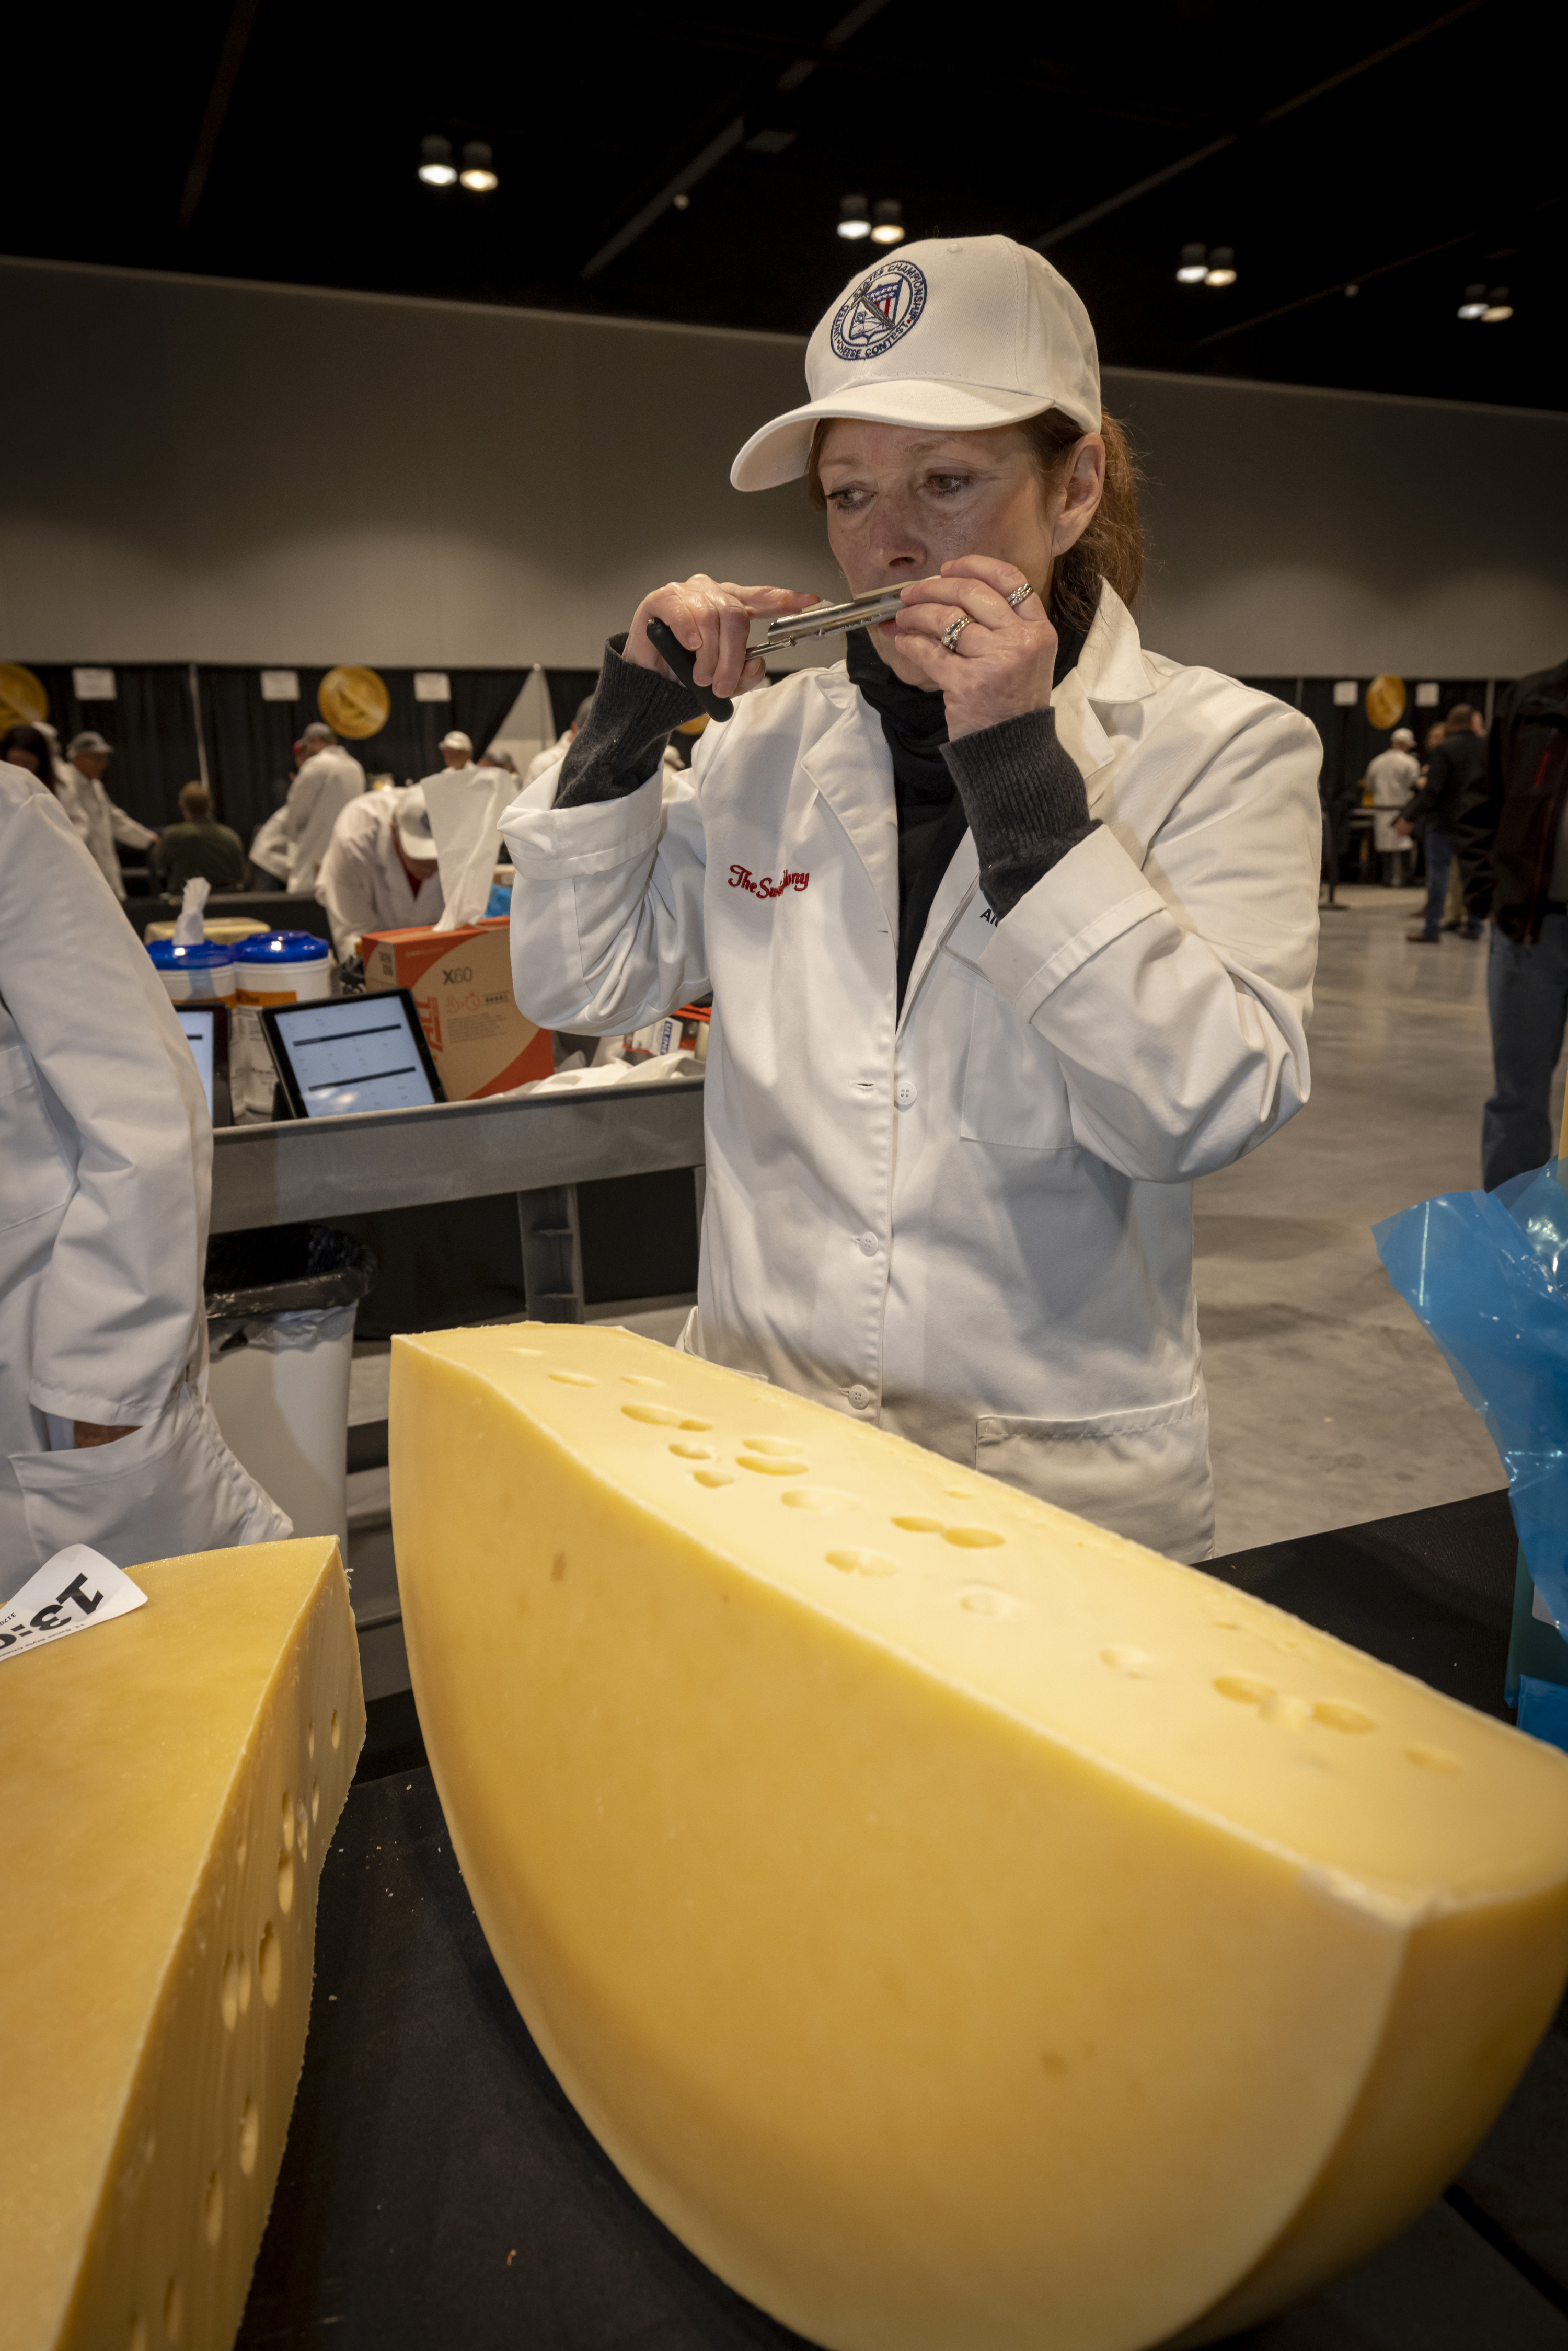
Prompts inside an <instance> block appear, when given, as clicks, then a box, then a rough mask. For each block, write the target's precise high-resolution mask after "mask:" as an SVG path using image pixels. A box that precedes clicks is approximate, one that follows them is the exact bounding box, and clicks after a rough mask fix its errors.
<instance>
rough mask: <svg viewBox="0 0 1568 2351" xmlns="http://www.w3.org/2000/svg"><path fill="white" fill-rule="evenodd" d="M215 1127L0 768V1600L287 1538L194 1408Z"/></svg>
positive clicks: (115, 924) (122, 939) (141, 977)
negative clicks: (79, 1553) (80, 1575)
mask: <svg viewBox="0 0 1568 2351" xmlns="http://www.w3.org/2000/svg"><path fill="white" fill-rule="evenodd" d="M212 1149H213V1139H212V1127H211V1124H210V1123H209V1121H208V1118H207V1110H206V1104H205V1102H204V1100H203V1098H202V1089H201V1082H200V1080H199V1078H198V1076H197V1073H196V1066H195V1062H194V1061H193V1058H192V1054H191V1049H190V1047H189V1046H188V1045H187V1044H186V1042H185V1040H184V1037H183V1034H182V1032H181V1029H180V1025H179V1022H178V1021H177V1020H176V1019H175V1018H174V1013H173V1008H172V1006H171V1004H170V1002H169V999H168V998H167V996H166V995H165V994H164V992H163V989H162V987H161V986H160V985H159V983H158V980H157V978H156V977H155V975H154V973H153V970H152V965H151V963H150V962H149V961H148V958H147V955H146V951H145V949H144V948H143V947H142V946H141V943H140V942H139V941H138V939H137V937H136V935H135V933H134V932H133V931H132V930H131V925H129V923H127V921H126V919H125V916H124V914H122V913H121V912H120V908H119V906H118V905H117V904H115V901H114V899H113V898H112V896H111V895H110V892H109V889H108V887H107V884H106V883H105V881H104V879H103V876H102V875H101V874H100V873H99V871H98V869H97V868H96V866H95V865H94V863H93V862H92V860H91V859H90V858H89V855H88V854H87V852H86V851H85V850H84V848H83V846H82V843H81V841H79V840H78V837H77V835H76V833H75V832H74V831H73V830H72V828H71V826H70V824H69V823H68V820H67V818H66V816H65V815H64V813H63V812H62V810H60V808H59V806H58V805H57V802H56V801H55V800H54V799H52V798H50V797H49V796H48V795H47V794H45V793H43V792H40V791H38V790H37V788H36V786H35V784H34V782H33V780H32V778H29V777H26V776H24V775H23V774H22V773H21V772H20V770H18V769H16V768H10V767H5V766H0V1169H3V1170H4V1175H3V1176H0V1600H4V1599H5V1598H7V1597H8V1596H9V1595H10V1594H11V1593H13V1592H15V1591H16V1590H17V1589H19V1587H20V1586H21V1585H22V1584H24V1583H26V1581H27V1579H28V1577H29V1576H30V1575H31V1574H32V1573H34V1571H35V1570H36V1569H37V1568H38V1567H41V1566H42V1565H43V1563H44V1562H45V1561H46V1560H47V1559H50V1558H52V1557H53V1556H54V1554H55V1552H57V1551H62V1550H64V1548H65V1547H66V1545H67V1544H68V1543H72V1542H85V1543H89V1544H90V1545H91V1546H92V1547H93V1548H94V1549H95V1550H97V1551H100V1552H103V1553H104V1555H105V1556H106V1557H107V1558H109V1559H111V1560H112V1561H113V1562H115V1564H116V1565H117V1566H119V1567H131V1566H134V1565H136V1564H137V1563H138V1562H141V1561H142V1560H149V1559H162V1558H166V1557H170V1556H172V1555H173V1554H175V1553H177V1552H190V1551H207V1550H215V1549H218V1548H220V1547H222V1546H224V1545H227V1544H230V1543H243V1542H259V1541H268V1540H272V1539H275V1538H277V1537H279V1536H283V1535H287V1533H288V1531H289V1525H288V1520H287V1519H286V1518H285V1517H284V1515H283V1513H282V1512H281V1511H280V1510H278V1509H277V1507H276V1505H275V1504H274V1503H273V1502H272V1501H271V1500H270V1499H269V1498H268V1497H267V1495H266V1494H265V1493H264V1492H263V1491H262V1489H261V1488H260V1487H259V1486H258V1485H257V1484H256V1481H255V1479H253V1478H251V1477H250V1475H249V1474H248V1472H247V1471H246V1470H245V1469H243V1468H241V1467H240V1464H239V1463H238V1462H237V1461H236V1460H235V1457H234V1455H233V1454H232V1453H231V1452H230V1451H229V1449H228V1447H227V1446H226V1445H225V1443H224V1441H223V1438H222V1437H220V1435H219V1433H218V1428H217V1424H216V1422H215V1421H214V1418H213V1416H212V1413H211V1412H210V1410H209V1409H208V1407H207V1405H206V1402H205V1387H206V1323H205V1320H204V1311H203V1297H202V1271H203V1264H204V1257H205V1252H206V1238H207V1213H208V1207H209V1204H210V1200H211V1194H212Z"/></svg>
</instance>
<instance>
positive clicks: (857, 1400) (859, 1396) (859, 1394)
mask: <svg viewBox="0 0 1568 2351" xmlns="http://www.w3.org/2000/svg"><path fill="white" fill-rule="evenodd" d="M850 1402H851V1403H852V1405H853V1406H854V1408H855V1410H856V1411H857V1412H863V1411H864V1410H865V1408H866V1406H867V1405H868V1404H870V1402H871V1390H870V1388H862V1387H860V1386H858V1385H857V1386H855V1387H852V1389H851V1390H850Z"/></svg>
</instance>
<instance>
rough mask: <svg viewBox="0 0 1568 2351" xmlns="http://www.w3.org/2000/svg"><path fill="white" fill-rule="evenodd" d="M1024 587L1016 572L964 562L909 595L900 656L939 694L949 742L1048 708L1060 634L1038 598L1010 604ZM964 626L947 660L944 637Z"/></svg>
mask: <svg viewBox="0 0 1568 2351" xmlns="http://www.w3.org/2000/svg"><path fill="white" fill-rule="evenodd" d="M1027 584H1028V583H1027V582H1026V580H1025V579H1024V575H1023V573H1022V572H1021V571H1020V570H1019V569H1018V567H1017V565H1016V564H1012V563H1002V562H1000V561H998V559H997V558H996V557H995V556H994V555H961V556H959V557H958V558H957V559H956V561H954V562H952V563H945V564H944V565H943V566H942V571H941V576H940V578H939V579H936V580H916V581H915V582H914V584H913V585H912V586H910V587H908V588H906V589H905V590H904V610H903V611H902V612H901V613H900V614H899V616H898V624H897V637H898V649H899V651H900V653H904V654H905V655H906V656H907V657H908V658H909V660H911V661H912V662H914V663H915V664H917V666H918V667H919V668H920V669H921V670H923V671H924V672H925V675H926V677H927V678H928V679H929V680H930V683H931V684H933V685H937V686H940V687H941V689H942V693H943V695H944V698H945V699H946V705H947V739H948V741H949V742H953V743H956V742H957V740H958V739H959V737H960V736H964V735H977V734H978V732H979V731H980V729H981V727H982V726H1000V724H1001V723H1002V721H1003V720H1004V719H1006V718H1021V717H1023V716H1025V714H1026V713H1027V712H1029V711H1030V710H1046V709H1049V707H1050V705H1051V681H1052V679H1053V677H1054V675H1055V673H1056V631H1055V630H1054V629H1053V628H1052V627H1051V622H1049V621H1048V620H1047V618H1046V616H1045V607H1044V605H1043V604H1042V603H1041V602H1040V597H1039V595H1038V594H1035V593H1032V592H1031V593H1030V595H1028V596H1026V597H1025V598H1023V600H1022V601H1020V602H1019V604H1017V605H1012V604H1009V602H1008V598H1009V596H1011V595H1014V594H1016V593H1017V591H1018V590H1019V589H1020V588H1022V587H1025V586H1026V585H1027ZM960 619H964V620H965V622H966V626H965V627H964V628H963V629H962V630H961V631H960V632H959V634H958V636H957V638H956V641H955V643H954V647H953V650H952V651H951V652H949V651H948V649H947V647H946V645H945V644H944V643H943V642H942V639H943V634H944V632H946V630H949V629H951V628H952V627H953V626H954V624H955V622H957V621H958V620H960Z"/></svg>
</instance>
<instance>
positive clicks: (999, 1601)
mask: <svg viewBox="0 0 1568 2351" xmlns="http://www.w3.org/2000/svg"><path fill="white" fill-rule="evenodd" d="M958 1605H959V1607H960V1608H967V1610H968V1612H969V1614H970V1615H971V1616H1017V1615H1019V1614H1022V1603H1021V1602H1020V1601H1018V1600H1015V1599H1014V1597H1013V1595H1012V1593H1010V1592H998V1589H997V1587H996V1585H995V1584H994V1583H971V1584H970V1585H969V1586H968V1588H967V1590H966V1591H963V1592H960V1593H959V1594H958Z"/></svg>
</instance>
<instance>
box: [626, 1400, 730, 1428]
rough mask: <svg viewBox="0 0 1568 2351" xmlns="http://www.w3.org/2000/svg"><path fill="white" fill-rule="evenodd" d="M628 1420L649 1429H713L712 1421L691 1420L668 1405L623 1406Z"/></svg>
mask: <svg viewBox="0 0 1568 2351" xmlns="http://www.w3.org/2000/svg"><path fill="white" fill-rule="evenodd" d="M621 1409H622V1412H623V1413H624V1414H625V1416H626V1417H627V1419H628V1420H640V1421H642V1422H643V1424H644V1426H647V1427H649V1428H711V1427H712V1426H713V1423H712V1421H711V1420H689V1419H688V1418H687V1417H686V1416H685V1414H683V1413H678V1412H676V1411H674V1408H673V1407H672V1406H671V1405H667V1404H623V1405H622V1407H621Z"/></svg>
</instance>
